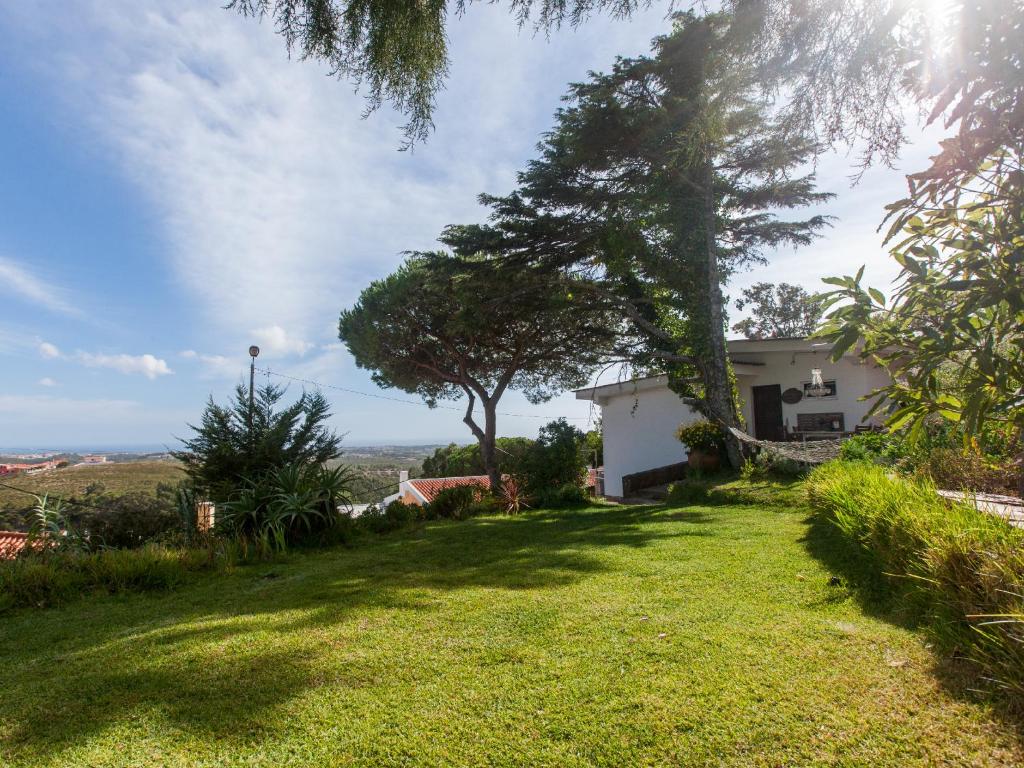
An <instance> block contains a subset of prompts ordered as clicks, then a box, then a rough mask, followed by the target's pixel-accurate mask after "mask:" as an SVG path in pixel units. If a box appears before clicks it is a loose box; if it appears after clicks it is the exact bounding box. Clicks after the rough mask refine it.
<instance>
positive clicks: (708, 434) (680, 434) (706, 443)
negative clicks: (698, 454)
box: [676, 419, 725, 453]
mask: <svg viewBox="0 0 1024 768" xmlns="http://www.w3.org/2000/svg"><path fill="white" fill-rule="evenodd" d="M676 439H677V440H679V442H681V443H682V444H683V445H685V446H687V447H688V448H689V449H690V450H693V451H704V452H706V453H716V452H719V451H721V450H722V448H724V446H725V436H724V435H723V433H722V428H721V427H720V426H718V425H717V424H712V423H711V422H710V421H706V420H703V419H702V420H700V421H695V422H693V423H692V424H680V425H679V428H678V429H676Z"/></svg>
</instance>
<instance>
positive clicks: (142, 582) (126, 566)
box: [0, 544, 217, 609]
mask: <svg viewBox="0 0 1024 768" xmlns="http://www.w3.org/2000/svg"><path fill="white" fill-rule="evenodd" d="M216 562H217V560H216V559H215V558H214V556H213V553H212V551H211V550H209V549H171V548H167V547H162V546H159V545H154V544H150V545H146V546H144V547H141V548H139V549H107V550H102V551H100V552H71V551H66V552H55V551H49V552H44V553H36V554H28V555H22V556H21V557H17V558H15V559H13V560H0V609H4V608H11V607H18V606H49V605H56V604H59V603H63V602H66V601H68V600H71V599H73V598H75V597H78V596H80V595H83V594H87V593H90V592H107V593H118V592H129V591H132V592H143V591H152V590H163V589H170V588H172V587H174V586H177V585H178V584H181V583H182V582H184V581H185V580H187V579H188V578H189V576H190V574H192V573H194V572H196V571H201V570H206V569H209V568H211V567H214V566H215V564H216Z"/></svg>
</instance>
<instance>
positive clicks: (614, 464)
mask: <svg viewBox="0 0 1024 768" xmlns="http://www.w3.org/2000/svg"><path fill="white" fill-rule="evenodd" d="M728 349H729V358H730V360H731V362H732V365H733V370H734V371H735V374H736V383H737V389H738V392H739V398H740V403H741V412H742V416H743V419H744V422H745V423H746V431H747V432H749V433H750V434H752V435H753V436H754V437H757V438H759V439H761V440H777V441H781V440H788V439H807V438H810V439H814V438H821V437H830V436H833V435H834V436H836V437H839V436H842V435H844V434H849V433H852V432H853V431H854V430H855V428H856V427H857V426H858V425H861V424H863V423H864V419H865V415H866V414H867V412H868V410H869V409H870V406H871V404H870V402H867V401H865V400H864V399H863V398H865V397H866V396H867V395H869V394H870V393H871V392H872V391H874V390H875V389H877V388H879V387H882V386H885V385H886V384H888V383H889V377H888V374H887V373H886V372H885V370H884V369H883V368H880V367H879V366H877V365H875V364H873V363H870V362H866V361H864V360H861V359H860V358H859V357H858V356H857V355H856V354H853V353H848V354H846V355H845V356H843V358H842V359H841V360H839V361H838V362H836V363H833V362H831V361H830V360H829V352H830V350H831V345H829V344H825V343H822V342H819V341H816V340H811V339H806V338H792V339H758V340H751V339H739V340H734V341H730V342H729V343H728ZM812 371H816V372H818V375H820V379H821V380H820V382H816V381H815V380H814V375H813V374H812ZM576 397H577V399H579V400H590V401H592V402H594V403H596V404H598V405H599V406H601V419H602V430H603V436H604V493H605V495H607V496H612V497H621V496H623V495H624V488H625V490H627V491H628V490H629V486H630V480H629V478H630V477H631V476H633V475H637V474H640V473H648V472H651V471H653V470H659V469H665V470H669V468H671V467H676V466H679V465H681V464H682V462H684V461H686V456H687V452H686V446H684V445H682V444H681V443H680V442H679V441H678V440H677V439H676V436H675V433H676V429H677V428H678V427H679V425H680V424H689V423H692V422H694V421H698V420H699V419H700V418H701V416H700V414H698V413H697V412H696V411H695V410H694V409H693V408H691V407H690V406H688V405H686V404H684V403H683V401H682V399H681V398H680V397H679V395H677V394H676V393H675V392H673V391H672V390H670V389H669V387H668V377H667V376H664V375H661V376H650V377H647V378H642V379H634V380H630V381H621V382H616V383H613V384H605V385H602V386H594V387H587V388H586V389H581V390H577V392H576ZM655 474H656V473H655ZM664 474H666V475H667V474H671V472H670V471H667V472H666V473H664ZM623 478H626V482H625V484H624V482H623Z"/></svg>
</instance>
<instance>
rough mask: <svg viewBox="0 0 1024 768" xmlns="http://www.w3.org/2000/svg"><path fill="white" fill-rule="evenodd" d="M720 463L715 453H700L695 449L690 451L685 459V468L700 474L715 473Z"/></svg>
mask: <svg viewBox="0 0 1024 768" xmlns="http://www.w3.org/2000/svg"><path fill="white" fill-rule="evenodd" d="M720 461H721V460H720V459H719V457H718V452H717V451H712V452H709V451H701V450H699V449H697V448H692V449H690V452H689V454H687V457H686V464H687V466H688V467H689V468H690V469H697V470H700V471H701V472H715V471H717V470H718V467H719V463H720Z"/></svg>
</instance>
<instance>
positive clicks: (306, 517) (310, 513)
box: [217, 464, 350, 551]
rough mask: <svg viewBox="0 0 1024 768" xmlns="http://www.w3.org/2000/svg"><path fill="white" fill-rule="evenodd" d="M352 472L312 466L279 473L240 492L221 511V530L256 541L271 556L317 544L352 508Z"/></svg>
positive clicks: (290, 467)
mask: <svg viewBox="0 0 1024 768" xmlns="http://www.w3.org/2000/svg"><path fill="white" fill-rule="evenodd" d="M348 478H349V472H348V470H347V469H345V468H343V467H336V468H334V469H327V468H325V467H322V466H316V465H308V464H289V465H285V466H283V467H280V468H279V469H276V470H273V471H271V472H269V473H267V474H265V475H263V476H261V477H259V478H258V479H255V480H249V481H248V483H247V484H246V485H245V486H244V487H243V488H241V489H240V490H238V491H236V493H235V494H234V495H233V496H232V497H231V499H230V500H228V501H226V502H223V503H222V504H220V505H218V507H217V513H218V516H217V527H218V528H219V529H220V530H221V531H223V532H225V533H228V534H229V535H231V536H234V537H242V538H246V539H249V540H252V541H255V542H257V543H259V544H260V545H261V547H263V548H264V549H266V550H269V551H283V550H284V549H285V548H286V547H287V546H288V545H289V544H292V543H297V542H302V541H310V540H315V539H316V538H317V537H321V536H323V535H324V534H327V533H328V532H329V531H330V530H331V529H332V528H334V527H336V526H337V525H338V524H339V523H340V522H341V519H342V517H344V513H343V512H342V511H341V510H340V509H339V507H348V506H350V502H349V500H348Z"/></svg>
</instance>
